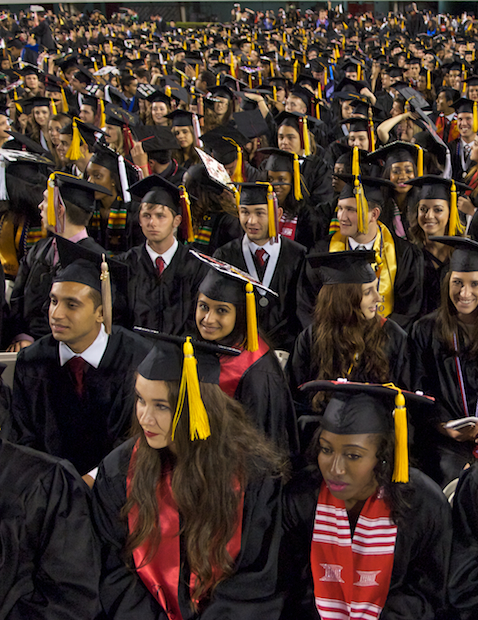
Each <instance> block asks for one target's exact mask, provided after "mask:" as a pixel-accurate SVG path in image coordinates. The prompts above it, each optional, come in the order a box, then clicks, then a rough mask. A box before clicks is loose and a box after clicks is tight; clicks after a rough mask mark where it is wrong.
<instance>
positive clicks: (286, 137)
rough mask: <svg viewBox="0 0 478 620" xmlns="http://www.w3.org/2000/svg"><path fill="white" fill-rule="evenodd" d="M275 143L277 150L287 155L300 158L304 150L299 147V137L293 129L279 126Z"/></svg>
mask: <svg viewBox="0 0 478 620" xmlns="http://www.w3.org/2000/svg"><path fill="white" fill-rule="evenodd" d="M277 143H278V145H279V148H280V149H282V150H283V151H288V152H289V153H296V154H297V155H299V156H301V155H302V154H303V152H304V149H303V148H301V146H300V135H299V132H298V131H297V130H296V129H294V127H289V126H288V125H281V126H280V127H279V131H278V132H277Z"/></svg>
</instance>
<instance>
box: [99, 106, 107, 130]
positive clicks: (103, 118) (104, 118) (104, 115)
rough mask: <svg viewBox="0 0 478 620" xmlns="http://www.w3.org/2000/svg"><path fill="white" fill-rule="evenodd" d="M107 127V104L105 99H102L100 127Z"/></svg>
mask: <svg viewBox="0 0 478 620" xmlns="http://www.w3.org/2000/svg"><path fill="white" fill-rule="evenodd" d="M105 125H106V114H105V102H104V101H103V99H100V127H101V128H103V127H104V126H105Z"/></svg>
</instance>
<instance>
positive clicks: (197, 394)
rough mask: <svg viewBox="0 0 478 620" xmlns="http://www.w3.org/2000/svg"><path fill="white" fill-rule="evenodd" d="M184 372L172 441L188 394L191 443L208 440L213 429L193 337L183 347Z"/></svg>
mask: <svg viewBox="0 0 478 620" xmlns="http://www.w3.org/2000/svg"><path fill="white" fill-rule="evenodd" d="M183 354H184V360H183V372H182V375H181V383H180V385H179V395H178V403H177V405H176V411H175V412H174V418H173V424H172V428H171V439H172V440H173V441H174V436H175V434H176V428H177V426H178V422H179V418H180V417H181V413H182V411H183V408H184V401H185V400H186V394H187V399H188V409H189V436H190V438H191V441H194V440H196V439H201V440H204V439H207V438H208V437H210V435H211V427H210V425H209V417H208V415H207V411H206V407H205V406H204V403H203V401H202V398H201V389H200V387H199V377H198V369H197V360H196V358H195V357H194V348H193V345H192V344H191V337H190V336H188V337H187V338H186V342H185V343H184V345H183Z"/></svg>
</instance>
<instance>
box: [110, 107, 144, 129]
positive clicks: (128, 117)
mask: <svg viewBox="0 0 478 620" xmlns="http://www.w3.org/2000/svg"><path fill="white" fill-rule="evenodd" d="M106 124H107V125H116V126H117V127H123V126H124V125H130V126H131V127H134V126H135V125H137V124H138V117H137V116H136V115H135V114H132V113H131V112H128V111H127V110H123V109H122V108H120V107H119V106H117V105H113V104H112V103H108V105H107V106H106Z"/></svg>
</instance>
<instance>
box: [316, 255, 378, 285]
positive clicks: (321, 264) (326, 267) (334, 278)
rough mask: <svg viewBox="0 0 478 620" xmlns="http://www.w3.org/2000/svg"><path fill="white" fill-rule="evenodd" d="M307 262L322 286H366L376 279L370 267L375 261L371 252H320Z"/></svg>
mask: <svg viewBox="0 0 478 620" xmlns="http://www.w3.org/2000/svg"><path fill="white" fill-rule="evenodd" d="M307 260H308V261H309V263H310V266H311V267H312V268H313V269H318V271H319V275H320V279H321V281H322V283H323V284H368V283H369V282H373V281H374V280H375V279H376V278H377V274H376V272H375V271H374V269H373V268H372V265H371V263H374V262H375V260H376V258H375V252H374V251H373V250H370V251H369V250H352V251H350V250H349V251H345V252H320V253H317V254H309V255H308V256H307Z"/></svg>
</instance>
